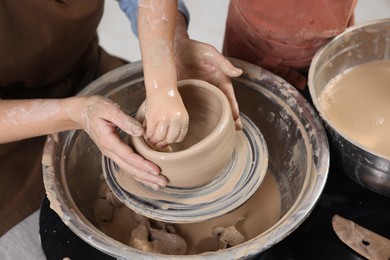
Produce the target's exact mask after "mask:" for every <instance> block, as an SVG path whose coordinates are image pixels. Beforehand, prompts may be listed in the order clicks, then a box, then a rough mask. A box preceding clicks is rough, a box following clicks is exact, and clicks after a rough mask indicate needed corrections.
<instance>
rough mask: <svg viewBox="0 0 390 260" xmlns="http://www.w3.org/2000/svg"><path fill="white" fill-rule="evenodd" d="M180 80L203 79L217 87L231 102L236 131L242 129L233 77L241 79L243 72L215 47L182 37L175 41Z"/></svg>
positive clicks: (177, 69)
mask: <svg viewBox="0 0 390 260" xmlns="http://www.w3.org/2000/svg"><path fill="white" fill-rule="evenodd" d="M175 58H176V71H177V75H178V80H181V79H189V78H193V79H202V80H205V81H207V82H209V83H210V84H212V85H215V86H217V87H218V88H219V89H220V90H222V92H223V93H224V94H225V95H226V97H227V99H228V100H229V103H230V106H231V109H232V114H233V118H234V120H235V124H236V129H237V130H240V129H242V123H241V120H240V115H239V109H238V104H237V100H236V97H235V94H234V90H233V85H232V81H231V79H230V78H231V77H239V76H240V75H241V74H242V70H241V69H238V68H236V67H234V66H233V65H232V64H231V63H230V61H229V60H227V59H226V58H225V57H224V56H223V55H222V54H221V53H219V52H218V50H217V49H215V48H214V47H213V46H211V45H209V44H206V43H201V42H198V41H194V40H191V39H189V38H188V37H182V38H180V39H177V40H176V41H175Z"/></svg>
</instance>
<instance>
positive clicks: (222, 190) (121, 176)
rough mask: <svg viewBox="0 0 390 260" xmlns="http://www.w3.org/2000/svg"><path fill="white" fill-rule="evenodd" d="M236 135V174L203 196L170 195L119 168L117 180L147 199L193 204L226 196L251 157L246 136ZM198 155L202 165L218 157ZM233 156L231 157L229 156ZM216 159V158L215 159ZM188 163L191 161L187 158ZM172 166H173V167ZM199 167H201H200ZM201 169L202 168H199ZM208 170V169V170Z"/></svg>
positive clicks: (185, 172)
mask: <svg viewBox="0 0 390 260" xmlns="http://www.w3.org/2000/svg"><path fill="white" fill-rule="evenodd" d="M233 133H234V135H235V138H232V139H233V140H235V142H236V145H235V147H236V154H237V160H236V161H235V163H234V165H233V166H234V169H232V170H233V171H234V174H232V176H231V178H230V179H229V181H225V182H224V183H222V185H220V186H219V187H218V188H215V189H214V190H212V191H210V192H209V193H205V194H203V196H193V197H173V196H172V197H170V196H168V195H169V192H168V191H167V192H166V193H165V192H164V191H165V189H164V188H160V190H161V191H162V192H156V191H153V190H150V189H146V188H145V186H144V185H142V184H141V183H139V182H138V181H137V180H135V179H133V178H131V177H129V176H128V175H127V174H126V173H124V172H123V171H121V170H119V171H118V172H117V173H116V176H115V178H116V180H117V181H118V183H119V185H120V186H121V187H122V188H123V189H125V190H127V191H128V192H130V193H132V194H137V196H138V197H142V198H147V199H153V200H162V201H164V200H169V201H171V202H176V203H181V204H187V205H193V204H199V203H204V202H209V201H214V200H216V199H218V198H220V197H222V196H226V195H227V194H229V193H231V191H232V190H233V189H234V187H235V185H236V184H237V182H238V180H239V179H240V177H241V174H242V172H243V171H244V169H245V166H246V163H247V158H249V157H250V155H248V151H247V150H245V147H246V146H247V143H246V140H245V138H246V137H245V136H244V134H243V133H241V132H233ZM229 138H231V137H230V136H229ZM216 151H217V152H219V151H221V150H220V149H216ZM197 158H198V157H196V156H194V158H193V159H192V160H193V161H194V162H197V163H196V164H197V165H198V166H201V165H209V164H211V163H213V161H214V160H215V159H216V158H215V157H212V156H211V157H210V158H209V159H208V160H207V161H203V162H201V161H197ZM229 158H231V157H229ZM213 159H214V160H213ZM187 163H190V162H189V161H188V160H187ZM171 168H172V167H171ZM186 168H187V171H189V170H190V169H189V168H190V167H188V166H187V167H186ZM198 168H199V167H198ZM199 170H201V169H199ZM187 171H183V172H181V173H182V174H186V175H187ZM207 172H208V171H207Z"/></svg>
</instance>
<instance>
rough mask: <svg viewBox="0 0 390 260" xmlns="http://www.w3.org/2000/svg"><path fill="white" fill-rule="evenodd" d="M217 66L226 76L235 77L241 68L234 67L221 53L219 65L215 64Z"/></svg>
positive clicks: (239, 73)
mask: <svg viewBox="0 0 390 260" xmlns="http://www.w3.org/2000/svg"><path fill="white" fill-rule="evenodd" d="M217 60H218V59H217ZM218 66H219V68H220V69H221V70H222V71H223V73H224V74H225V75H226V76H229V77H233V78H235V77H239V76H241V74H242V70H241V69H239V68H236V67H234V65H233V64H232V63H231V62H230V61H229V60H228V59H226V57H224V56H223V55H222V54H221V55H220V60H219V65H217V67H218Z"/></svg>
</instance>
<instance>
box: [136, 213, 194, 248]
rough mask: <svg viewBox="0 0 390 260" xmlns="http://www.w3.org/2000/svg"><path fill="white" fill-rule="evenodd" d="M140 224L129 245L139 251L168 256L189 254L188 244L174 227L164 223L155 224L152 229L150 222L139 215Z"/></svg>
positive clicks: (137, 218)
mask: <svg viewBox="0 0 390 260" xmlns="http://www.w3.org/2000/svg"><path fill="white" fill-rule="evenodd" d="M135 219H136V220H137V221H139V222H140V224H139V225H138V227H136V228H135V229H133V231H132V232H131V236H130V239H129V245H130V246H132V247H135V248H137V249H140V250H143V251H146V252H152V253H159V254H167V255H184V254H185V253H186V252H187V242H186V241H185V240H184V239H183V238H182V237H181V236H179V235H177V234H176V230H175V228H174V227H173V226H172V225H168V224H165V223H162V222H158V221H156V222H154V223H153V226H155V227H156V228H152V227H151V223H150V220H149V219H147V218H145V217H143V216H140V215H137V216H136V217H135Z"/></svg>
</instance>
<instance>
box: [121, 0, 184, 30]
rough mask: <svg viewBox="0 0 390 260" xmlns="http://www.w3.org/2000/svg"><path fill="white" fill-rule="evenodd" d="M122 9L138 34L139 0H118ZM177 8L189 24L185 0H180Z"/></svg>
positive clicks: (132, 28)
mask: <svg viewBox="0 0 390 260" xmlns="http://www.w3.org/2000/svg"><path fill="white" fill-rule="evenodd" d="M118 2H119V6H120V8H121V9H122V11H123V12H124V13H125V14H126V16H127V18H129V20H130V23H131V30H132V31H133V33H134V34H135V35H136V36H138V28H137V18H138V0H118ZM177 9H178V10H179V11H180V12H181V13H182V14H183V15H184V16H185V17H186V20H187V25H188V22H189V21H190V13H189V12H188V9H187V7H186V5H185V4H184V1H183V0H179V2H178V6H177Z"/></svg>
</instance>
